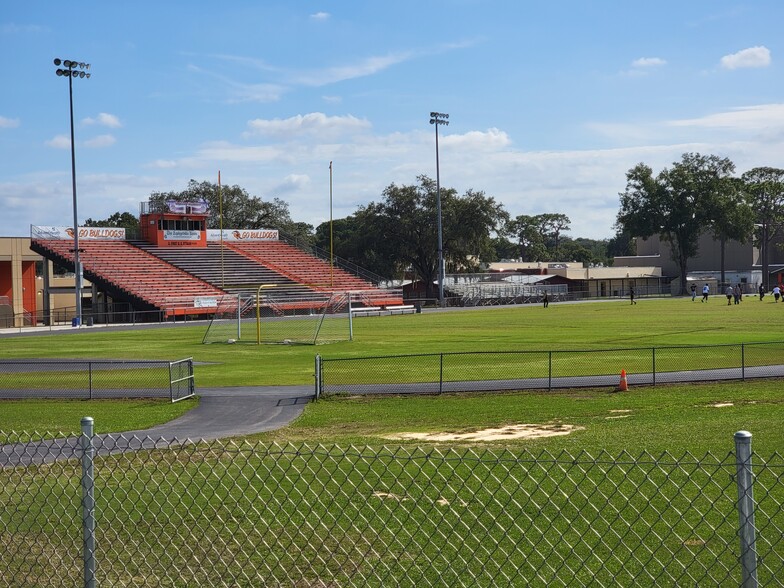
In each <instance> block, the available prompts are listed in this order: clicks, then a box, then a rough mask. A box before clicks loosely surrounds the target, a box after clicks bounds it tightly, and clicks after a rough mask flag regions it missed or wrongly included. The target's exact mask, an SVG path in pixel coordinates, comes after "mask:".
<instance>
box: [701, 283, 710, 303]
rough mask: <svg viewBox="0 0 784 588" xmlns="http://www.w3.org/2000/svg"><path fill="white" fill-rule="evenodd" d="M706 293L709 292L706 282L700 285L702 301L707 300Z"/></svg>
mask: <svg viewBox="0 0 784 588" xmlns="http://www.w3.org/2000/svg"><path fill="white" fill-rule="evenodd" d="M708 294H710V286H708V284H705V285H704V286H703V287H702V302H707V301H708Z"/></svg>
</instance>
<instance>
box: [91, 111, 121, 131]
mask: <svg viewBox="0 0 784 588" xmlns="http://www.w3.org/2000/svg"><path fill="white" fill-rule="evenodd" d="M82 122H83V123H84V124H86V125H101V126H103V127H109V128H110V129H119V128H120V127H122V126H123V125H122V123H121V122H120V119H119V118H118V117H116V116H115V115H113V114H108V113H106V112H101V113H100V114H99V115H98V116H97V117H95V118H89V117H88V118H85V119H83V120H82Z"/></svg>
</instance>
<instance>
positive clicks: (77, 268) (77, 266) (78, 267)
mask: <svg viewBox="0 0 784 588" xmlns="http://www.w3.org/2000/svg"><path fill="white" fill-rule="evenodd" d="M68 70H69V72H70V75H69V76H68V99H69V102H70V105H71V185H72V188H73V232H74V274H75V278H74V279H75V280H76V282H75V286H74V287H75V289H76V326H79V325H81V324H82V264H81V263H80V262H79V220H78V219H79V215H78V214H77V210H76V144H75V143H74V122H73V69H72V65H69V66H68Z"/></svg>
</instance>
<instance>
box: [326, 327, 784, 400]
mask: <svg viewBox="0 0 784 588" xmlns="http://www.w3.org/2000/svg"><path fill="white" fill-rule="evenodd" d="M622 370H623V371H625V372H626V373H627V377H628V383H629V384H638V385H639V384H644V385H654V386H655V385H656V384H663V383H677V382H694V381H715V380H745V379H750V378H770V377H781V376H784V342H781V341H776V342H767V343H738V344H728V345H690V346H669V347H636V348H620V349H595V350H562V351H468V352H454V353H423V354H410V355H387V356H377V357H344V358H325V357H320V356H317V357H316V367H315V371H316V396H317V397H319V396H321V395H322V394H339V393H347V394H384V393H392V394H406V393H409V394H439V393H442V392H471V391H500V390H526V389H548V390H550V389H553V388H577V387H589V386H613V385H617V384H618V382H619V375H620V373H621V371H622Z"/></svg>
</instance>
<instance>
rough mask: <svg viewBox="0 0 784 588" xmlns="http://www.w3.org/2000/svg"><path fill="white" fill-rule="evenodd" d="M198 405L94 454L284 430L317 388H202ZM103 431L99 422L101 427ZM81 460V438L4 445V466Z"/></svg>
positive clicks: (113, 437) (0, 461)
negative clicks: (179, 415)
mask: <svg viewBox="0 0 784 588" xmlns="http://www.w3.org/2000/svg"><path fill="white" fill-rule="evenodd" d="M198 394H199V396H200V397H201V400H200V402H199V405H198V406H197V407H196V408H194V409H192V410H190V411H188V412H187V413H185V414H184V415H182V416H181V417H179V418H177V419H174V420H173V421H170V422H168V423H165V424H162V425H158V426H155V427H152V428H151V429H143V430H138V431H126V432H124V433H112V434H104V435H97V436H96V439H95V447H96V453H98V454H99V455H106V454H111V453H123V452H126V451H136V450H139V449H152V448H155V447H169V446H170V445H173V444H178V443H183V442H186V441H188V440H191V441H197V440H200V439H204V440H206V441H211V440H214V439H222V438H227V437H240V436H244V435H251V434H253V433H263V432H265V431H273V430H275V429H280V428H281V427H285V426H286V425H288V424H289V423H290V422H292V421H293V420H294V419H295V418H297V417H298V416H299V415H300V414H302V411H303V410H304V409H305V405H306V404H307V403H308V402H310V400H311V399H312V398H313V386H267V387H242V388H199V390H198ZM97 426H98V429H99V430H100V426H101V424H100V423H97ZM80 456H81V450H80V449H79V438H78V437H68V438H64V439H48V440H45V441H36V442H30V443H16V444H12V445H1V446H0V467H7V466H14V465H29V464H34V463H50V462H54V461H59V460H63V459H76V458H78V457H80Z"/></svg>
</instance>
